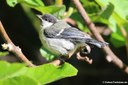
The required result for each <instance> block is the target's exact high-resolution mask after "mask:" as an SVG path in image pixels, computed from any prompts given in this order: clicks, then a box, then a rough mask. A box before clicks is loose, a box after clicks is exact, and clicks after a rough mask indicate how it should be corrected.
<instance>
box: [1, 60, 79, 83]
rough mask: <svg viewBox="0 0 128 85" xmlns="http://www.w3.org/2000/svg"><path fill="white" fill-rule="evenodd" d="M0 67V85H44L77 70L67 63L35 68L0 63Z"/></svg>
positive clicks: (74, 73) (18, 64)
mask: <svg viewBox="0 0 128 85" xmlns="http://www.w3.org/2000/svg"><path fill="white" fill-rule="evenodd" d="M0 67H1V68H0V85H10V84H11V85H17V84H18V85H24V82H25V85H34V84H35V85H38V84H43V85H44V84H47V83H50V82H53V81H56V80H59V79H62V78H66V77H71V76H75V75H76V74H77V69H76V68H74V67H73V66H72V65H71V64H69V63H64V64H63V65H60V66H54V65H53V64H44V65H41V66H36V67H26V66H25V65H24V64H20V63H13V64H10V63H7V62H5V61H0ZM2 67H4V69H3V68H2ZM27 81H29V82H27ZM9 82H10V84H9ZM18 82H19V83H18ZM31 82H32V83H33V84H31ZM37 82H38V83H37ZM26 83H28V84H26ZM29 83H30V84H29Z"/></svg>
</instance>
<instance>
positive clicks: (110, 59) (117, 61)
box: [72, 0, 128, 74]
mask: <svg viewBox="0 0 128 85" xmlns="http://www.w3.org/2000/svg"><path fill="white" fill-rule="evenodd" d="M72 2H73V3H74V4H75V6H76V8H77V10H78V11H79V13H80V14H81V16H82V17H83V19H84V21H85V23H86V24H87V26H88V27H89V29H90V31H91V32H92V34H93V35H94V36H95V38H96V39H97V40H99V41H104V39H103V38H102V37H101V35H100V33H99V32H98V31H97V29H96V27H95V25H94V24H93V23H92V22H91V20H90V18H89V17H88V15H87V12H86V10H85V9H84V8H83V6H82V4H81V3H80V1H79V0H72ZM102 50H103V51H104V53H105V54H106V59H107V61H108V62H112V63H113V64H115V65H116V66H118V67H119V68H120V69H122V70H123V71H124V72H125V73H127V74H128V67H127V66H126V65H125V64H124V63H123V62H122V61H121V60H120V59H119V58H118V57H117V56H116V55H115V54H114V53H113V52H112V51H111V49H110V48H109V47H108V46H105V47H104V48H102Z"/></svg>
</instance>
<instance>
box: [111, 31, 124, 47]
mask: <svg viewBox="0 0 128 85" xmlns="http://www.w3.org/2000/svg"><path fill="white" fill-rule="evenodd" d="M111 41H112V44H113V45H114V46H115V47H120V46H123V45H124V44H125V42H126V41H125V39H124V37H123V36H121V35H120V34H117V33H112V35H111Z"/></svg>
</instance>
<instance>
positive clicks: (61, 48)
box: [37, 14, 108, 56]
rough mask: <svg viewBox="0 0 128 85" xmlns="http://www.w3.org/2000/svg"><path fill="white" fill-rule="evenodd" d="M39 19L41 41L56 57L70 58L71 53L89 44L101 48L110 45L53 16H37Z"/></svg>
mask: <svg viewBox="0 0 128 85" xmlns="http://www.w3.org/2000/svg"><path fill="white" fill-rule="evenodd" d="M37 17H38V18H39V19H40V21H41V25H40V26H41V30H40V33H39V36H40V40H41V42H42V44H43V46H44V47H45V49H47V50H48V51H50V52H51V53H52V54H54V55H56V56H60V55H63V56H68V54H69V53H70V52H75V51H76V50H77V48H79V47H80V46H86V45H87V44H92V45H95V46H97V47H99V48H102V47H104V46H107V45H108V43H107V42H101V41H97V40H95V39H93V38H91V37H90V36H89V35H88V34H86V33H84V32H82V31H80V30H78V29H77V28H75V27H72V26H70V25H69V24H68V23H66V22H65V21H63V20H58V19H57V18H56V17H55V16H53V15H51V14H44V15H37Z"/></svg>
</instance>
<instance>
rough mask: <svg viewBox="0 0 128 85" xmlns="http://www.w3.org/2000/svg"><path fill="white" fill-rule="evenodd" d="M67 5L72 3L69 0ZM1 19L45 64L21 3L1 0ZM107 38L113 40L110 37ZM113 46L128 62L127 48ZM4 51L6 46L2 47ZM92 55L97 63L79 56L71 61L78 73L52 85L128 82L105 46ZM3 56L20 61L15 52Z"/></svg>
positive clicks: (26, 49)
mask: <svg viewBox="0 0 128 85" xmlns="http://www.w3.org/2000/svg"><path fill="white" fill-rule="evenodd" d="M65 4H66V5H68V4H67V2H66V1H65ZM0 20H1V22H2V23H3V25H4V28H5V30H6V31H7V33H8V35H9V37H10V38H11V40H12V41H13V42H14V43H15V44H16V45H17V46H19V47H20V48H21V49H22V51H23V53H24V54H25V55H26V56H27V58H28V59H29V60H32V61H33V62H34V63H35V64H42V63H45V61H44V59H43V58H42V57H41V55H40V53H39V48H40V47H41V43H40V40H39V37H38V33H36V31H35V29H34V27H33V25H32V24H31V21H30V20H29V19H28V17H27V16H26V15H25V14H24V11H23V10H22V8H21V6H20V5H17V6H16V7H14V8H11V7H9V6H8V5H7V4H6V0H0ZM105 38H106V39H107V40H109V36H107V37H105ZM108 42H109V41H108ZM2 43H4V41H3V39H2V38H1V37H0V44H2ZM109 43H110V42H109ZM110 47H111V49H112V50H113V52H114V53H115V54H116V55H117V56H118V57H119V58H120V59H121V60H122V61H123V62H124V63H126V64H128V59H127V57H126V51H125V47H120V48H115V47H113V46H112V45H111V43H110ZM0 50H2V49H1V48H0ZM88 56H89V57H90V58H92V59H93V64H91V65H89V64H87V63H86V62H82V61H78V60H77V59H76V58H75V57H72V58H71V59H70V60H68V61H67V62H70V63H71V64H72V65H73V66H75V67H76V68H77V69H78V75H77V76H75V77H71V78H65V79H61V80H59V81H56V82H53V83H51V84H49V85H71V84H72V85H101V84H103V83H102V82H103V81H127V82H128V76H127V74H125V73H124V72H122V71H121V70H120V69H119V68H118V67H116V66H115V65H114V64H112V63H108V62H107V61H106V60H105V55H104V54H103V52H102V50H101V49H99V48H96V47H93V48H92V52H91V54H89V55H88ZM1 59H5V60H8V61H10V62H15V61H20V60H19V59H18V58H16V57H15V56H14V55H13V54H11V53H10V54H9V55H8V56H6V57H4V58H1ZM127 84H128V83H127ZM106 85H107V84H106ZM122 85H123V84H122Z"/></svg>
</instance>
